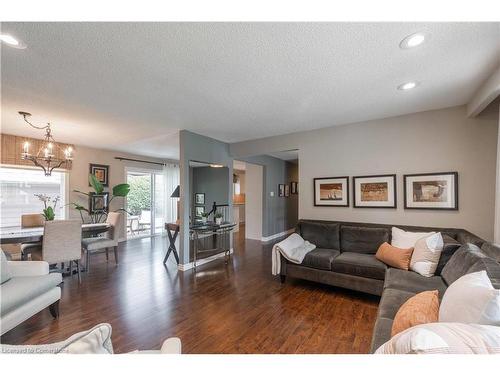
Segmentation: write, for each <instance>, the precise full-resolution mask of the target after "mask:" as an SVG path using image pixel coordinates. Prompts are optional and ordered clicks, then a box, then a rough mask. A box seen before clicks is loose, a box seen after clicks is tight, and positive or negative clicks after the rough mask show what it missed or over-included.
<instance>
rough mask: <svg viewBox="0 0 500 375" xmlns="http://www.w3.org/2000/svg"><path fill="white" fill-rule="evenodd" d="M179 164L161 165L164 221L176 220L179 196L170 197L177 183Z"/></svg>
mask: <svg viewBox="0 0 500 375" xmlns="http://www.w3.org/2000/svg"><path fill="white" fill-rule="evenodd" d="M179 180H180V178H179V166H178V165H177V164H164V165H163V181H164V184H163V216H164V220H165V222H166V223H175V221H176V220H177V202H178V200H179V198H170V196H171V195H172V193H173V192H174V190H175V189H176V188H177V186H178V185H179Z"/></svg>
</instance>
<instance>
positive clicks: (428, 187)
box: [404, 172, 458, 210]
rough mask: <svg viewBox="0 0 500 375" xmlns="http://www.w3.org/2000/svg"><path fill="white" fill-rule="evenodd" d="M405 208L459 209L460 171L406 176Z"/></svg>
mask: <svg viewBox="0 0 500 375" xmlns="http://www.w3.org/2000/svg"><path fill="white" fill-rule="evenodd" d="M404 189H405V208H415V209H429V210H458V173H457V172H440V173H426V174H407V175H405V176H404Z"/></svg>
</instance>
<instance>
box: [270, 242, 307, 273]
mask: <svg viewBox="0 0 500 375" xmlns="http://www.w3.org/2000/svg"><path fill="white" fill-rule="evenodd" d="M315 248H316V245H313V244H312V243H310V242H309V241H304V239H303V238H302V237H301V236H299V235H298V234H297V233H292V235H290V237H288V238H286V239H284V240H283V241H281V242H278V243H277V244H275V245H274V246H273V250H272V252H271V253H272V274H273V275H279V273H280V272H281V255H283V256H284V257H285V258H286V259H287V260H289V261H290V262H292V263H296V264H301V263H302V261H303V260H304V257H305V256H306V255H307V253H308V252H310V251H312V250H314V249H315Z"/></svg>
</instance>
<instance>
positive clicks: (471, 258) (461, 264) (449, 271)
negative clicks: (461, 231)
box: [441, 243, 486, 285]
mask: <svg viewBox="0 0 500 375" xmlns="http://www.w3.org/2000/svg"><path fill="white" fill-rule="evenodd" d="M483 258H486V255H485V254H484V253H483V252H481V249H479V247H477V246H476V245H473V244H471V243H467V244H465V245H462V246H460V248H459V249H458V250H457V251H455V253H454V254H453V255H452V257H451V258H450V260H449V261H448V263H446V265H445V266H444V268H443V271H442V272H441V277H442V278H443V279H444V281H446V284H447V285H451V284H452V283H454V282H455V281H456V280H458V279H459V278H461V277H462V276H463V275H466V274H468V273H470V271H469V270H470V269H471V268H472V267H473V266H474V265H475V264H476V263H477V262H479V261H480V260H481V259H483ZM474 269H475V268H474Z"/></svg>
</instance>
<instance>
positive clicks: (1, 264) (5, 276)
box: [0, 250, 11, 284]
mask: <svg viewBox="0 0 500 375" xmlns="http://www.w3.org/2000/svg"><path fill="white" fill-rule="evenodd" d="M0 253H1V254H0V284H3V283H5V282H6V281H9V280H10V278H11V275H10V271H9V264H8V263H7V257H6V256H5V253H4V252H3V250H0Z"/></svg>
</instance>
